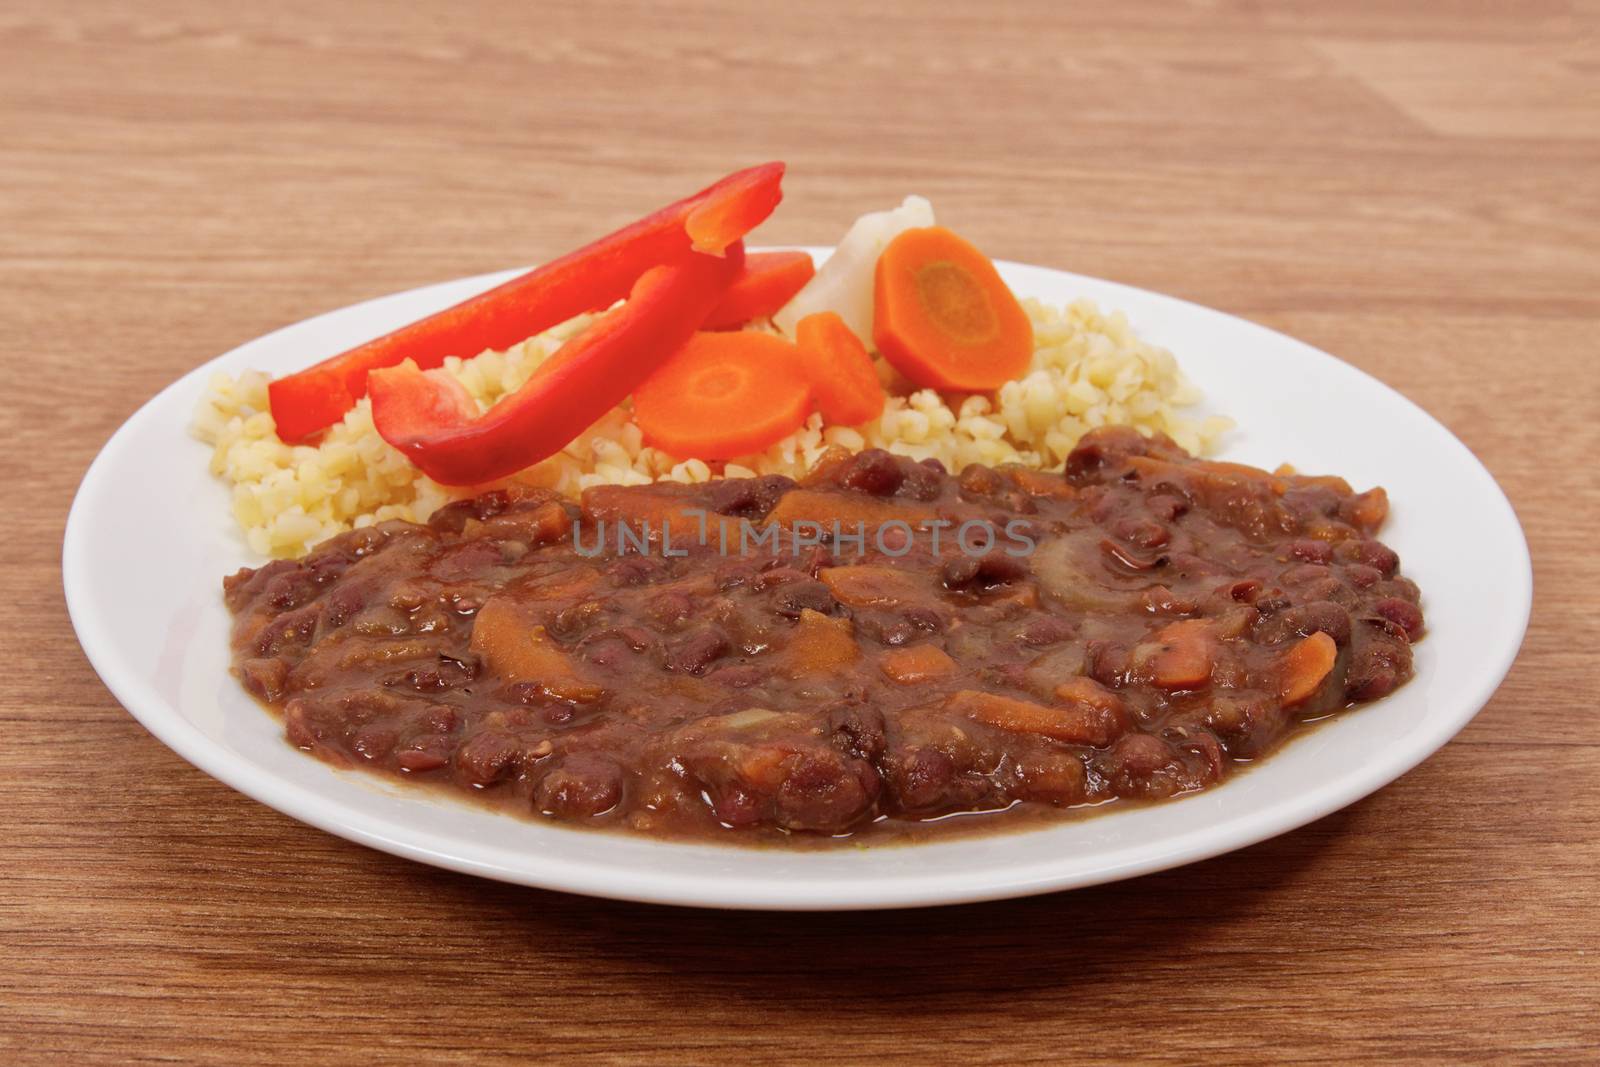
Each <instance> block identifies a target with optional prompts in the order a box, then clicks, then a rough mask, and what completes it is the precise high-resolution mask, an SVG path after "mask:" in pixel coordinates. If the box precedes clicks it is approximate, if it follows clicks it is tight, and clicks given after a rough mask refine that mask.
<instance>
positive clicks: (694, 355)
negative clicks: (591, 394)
mask: <svg viewBox="0 0 1600 1067" xmlns="http://www.w3.org/2000/svg"><path fill="white" fill-rule="evenodd" d="M810 412H811V386H810V385H809V384H808V383H807V382H806V380H805V377H804V376H803V375H801V373H800V370H799V350H798V349H797V348H795V346H794V345H792V344H790V343H789V342H788V341H785V340H784V339H783V338H781V337H776V336H774V335H772V334H764V333H748V332H736V333H705V332H702V333H697V334H695V335H694V336H693V337H691V338H690V339H689V341H688V343H687V344H685V345H684V346H683V347H682V348H680V349H678V350H677V351H676V352H674V353H673V354H672V355H671V356H669V357H667V361H666V362H665V363H663V364H662V365H661V367H660V369H659V370H657V371H656V372H655V373H654V374H652V375H651V376H650V377H649V378H647V379H645V382H644V384H643V385H641V386H639V388H638V389H635V390H634V393H633V420H634V422H636V423H638V424H639V429H640V430H642V431H643V432H644V439H645V442H646V443H647V444H650V445H652V446H654V447H656V448H659V449H661V450H662V451H663V452H668V453H670V454H672V455H674V456H678V457H680V458H684V459H688V458H694V459H731V458H733V457H735V456H743V455H748V454H749V453H751V452H759V451H761V450H762V449H763V448H766V447H767V446H768V445H771V444H774V443H775V442H777V441H780V440H782V439H783V438H784V437H787V436H788V435H789V434H791V433H793V432H794V431H795V430H797V429H799V428H800V427H801V426H802V425H804V423H805V421H806V416H807V415H808V414H810Z"/></svg>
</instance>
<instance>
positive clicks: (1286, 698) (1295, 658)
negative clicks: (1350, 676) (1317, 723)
mask: <svg viewBox="0 0 1600 1067" xmlns="http://www.w3.org/2000/svg"><path fill="white" fill-rule="evenodd" d="M1338 658H1339V646H1338V645H1336V644H1334V641H1333V638H1331V637H1329V636H1328V635H1327V634H1325V633H1323V632H1322V631H1321V630H1318V631H1317V632H1316V633H1314V634H1312V635H1311V636H1309V637H1304V638H1301V639H1300V640H1299V641H1296V642H1295V643H1294V644H1293V645H1291V646H1290V647H1289V651H1287V652H1285V653H1284V654H1283V661H1282V663H1283V676H1282V677H1281V678H1280V680H1279V682H1278V697H1279V699H1281V700H1282V701H1283V706H1284V707H1286V708H1292V707H1294V706H1295V705H1296V704H1303V703H1305V702H1306V701H1307V700H1310V699H1311V697H1312V696H1313V695H1314V694H1315V693H1316V691H1317V690H1318V689H1319V688H1321V686H1322V681H1323V679H1325V678H1327V677H1328V675H1329V674H1331V673H1333V665H1334V663H1335V662H1336V661H1337V660H1338Z"/></svg>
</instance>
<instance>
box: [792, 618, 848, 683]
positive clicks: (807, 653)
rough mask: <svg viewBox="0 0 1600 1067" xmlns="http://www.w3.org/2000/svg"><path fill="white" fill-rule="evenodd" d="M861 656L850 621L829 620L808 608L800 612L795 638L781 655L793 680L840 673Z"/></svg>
mask: <svg viewBox="0 0 1600 1067" xmlns="http://www.w3.org/2000/svg"><path fill="white" fill-rule="evenodd" d="M860 655H861V649H860V648H859V647H858V646H857V645H856V639H855V626H854V625H853V624H852V623H851V622H850V620H849V619H835V618H831V617H830V616H827V615H824V614H822V613H821V612H820V611H812V610H811V609H810V608H802V609H801V610H800V621H799V622H798V623H796V624H795V628H794V637H793V638H791V639H790V641H789V646H788V647H787V648H786V649H784V652H783V658H784V660H785V661H786V664H785V665H786V667H787V668H788V673H789V675H790V676H791V677H796V678H798V677H800V676H801V675H806V674H829V673H832V672H834V671H838V670H841V669H843V668H845V667H848V666H849V665H850V664H852V663H854V662H855V661H856V659H857V658H858V657H860Z"/></svg>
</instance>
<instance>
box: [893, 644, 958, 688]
mask: <svg viewBox="0 0 1600 1067" xmlns="http://www.w3.org/2000/svg"><path fill="white" fill-rule="evenodd" d="M878 670H880V671H882V672H883V676H884V677H885V678H887V679H889V680H890V681H891V682H894V683H896V684H898V685H921V684H922V683H923V682H931V681H933V680H934V679H936V678H944V677H946V676H948V675H951V674H954V673H955V672H956V661H955V660H953V659H951V658H950V654H949V653H948V652H946V651H945V650H944V649H942V648H940V647H939V646H938V645H912V646H911V647H909V648H891V649H890V650H889V651H887V652H885V653H884V654H883V655H881V656H879V657H878Z"/></svg>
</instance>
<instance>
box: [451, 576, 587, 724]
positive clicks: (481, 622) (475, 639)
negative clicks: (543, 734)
mask: <svg viewBox="0 0 1600 1067" xmlns="http://www.w3.org/2000/svg"><path fill="white" fill-rule="evenodd" d="M472 651H473V652H474V653H475V654H476V655H477V656H479V657H480V658H481V659H482V660H483V663H484V666H485V667H486V668H487V669H488V670H489V671H490V672H491V673H492V674H493V675H494V676H495V677H496V678H500V679H504V680H506V681H510V682H525V683H529V684H532V685H537V686H538V687H539V688H540V689H541V690H543V691H544V692H545V693H547V694H548V695H549V696H551V697H553V698H554V699H556V700H567V701H572V702H574V703H579V704H592V703H594V702H595V701H596V700H599V699H600V697H601V696H602V695H604V693H605V689H604V688H603V687H601V686H598V685H595V684H594V683H593V682H589V681H585V680H584V679H583V678H582V677H580V676H579V674H578V671H577V668H576V667H575V666H574V665H573V663H572V660H570V659H569V658H567V656H566V654H565V653H563V652H562V651H561V649H560V648H559V647H557V646H556V644H555V643H554V642H552V641H551V640H550V638H549V636H548V635H547V634H546V633H545V628H544V627H543V626H538V625H531V624H530V622H529V619H528V618H527V617H526V615H525V613H524V612H523V611H522V610H521V608H520V607H519V606H518V605H517V604H516V603H515V602H514V601H511V600H509V599H507V598H505V597H491V598H490V599H489V602H488V603H486V604H484V606H483V607H482V608H481V609H479V611H478V614H477V617H476V619H475V620H474V622H473V626H472Z"/></svg>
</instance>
